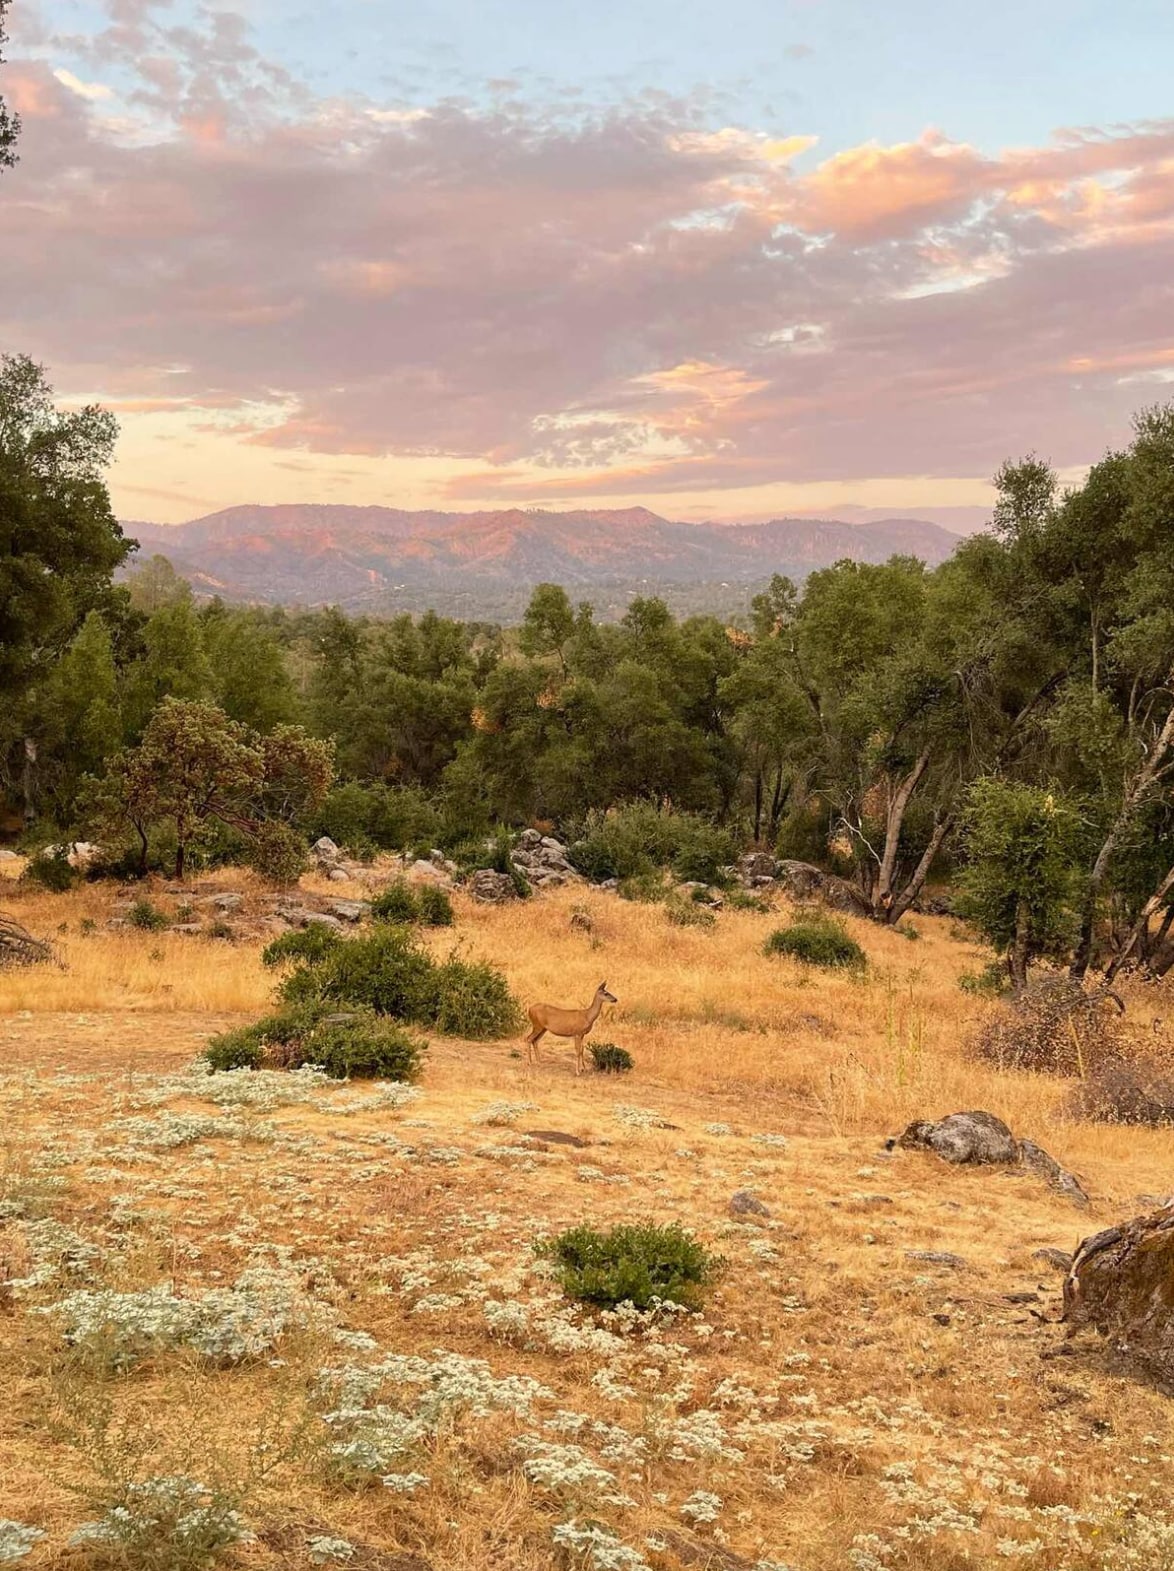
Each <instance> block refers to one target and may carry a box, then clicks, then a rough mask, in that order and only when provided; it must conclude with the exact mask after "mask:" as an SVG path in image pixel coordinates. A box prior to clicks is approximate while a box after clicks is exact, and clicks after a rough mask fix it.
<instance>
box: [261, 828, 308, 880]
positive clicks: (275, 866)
mask: <svg viewBox="0 0 1174 1571" xmlns="http://www.w3.org/2000/svg"><path fill="white" fill-rule="evenodd" d="M245 861H246V862H247V863H248V865H249V866H250V867H251V868H252V869H253V871H254V872H255V873H259V874H260V875H261V877H262V878H264V879H266V880H267V881H268V882H269V883H271V884H281V885H286V884H296V883H297V881H298V879H299V878H300V877H301V876H302V874H303V873H304V872H305V871H306V868H307V867H308V866H309V864H310V858H309V853H308V852H307V849H306V842H305V839H304V837H303V836H302V835H299V834H298V832H297V831H296V830H295V829H291V828H290V826H289V825H288V824H283V823H279V822H276V821H274V822H270V823H264V824H261V825H260V826H259V827H258V829H257V832H256V834H255V835H254V836H253V839H252V841H251V842H250V844H249V847H248V849H247V851H246V853H245Z"/></svg>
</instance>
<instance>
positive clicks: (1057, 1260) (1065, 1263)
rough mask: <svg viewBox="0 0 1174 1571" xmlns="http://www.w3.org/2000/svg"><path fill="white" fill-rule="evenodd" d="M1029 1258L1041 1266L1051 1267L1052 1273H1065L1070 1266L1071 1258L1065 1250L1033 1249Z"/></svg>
mask: <svg viewBox="0 0 1174 1571" xmlns="http://www.w3.org/2000/svg"><path fill="white" fill-rule="evenodd" d="M1031 1258H1032V1259H1033V1260H1038V1261H1039V1262H1040V1264H1041V1265H1045V1266H1051V1268H1052V1270H1053V1271H1067V1270H1068V1267H1069V1266H1070V1265H1071V1264H1072V1256H1071V1255H1070V1254H1069V1253H1068V1251H1067V1250H1066V1249H1033V1250H1032V1252H1031Z"/></svg>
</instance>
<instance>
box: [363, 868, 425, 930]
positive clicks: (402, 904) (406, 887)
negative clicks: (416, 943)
mask: <svg viewBox="0 0 1174 1571" xmlns="http://www.w3.org/2000/svg"><path fill="white" fill-rule="evenodd" d="M419 914H420V908H419V904H418V902H417V900H416V891H415V890H414V889H413V888H412V886H411V884H409V883H408V881H407V879H406V878H397V879H395V880H394V882H392V883H390V884H388V886H387V888H386V889H381V890H380V891H379V893H378V894H377V895H376V896H375V898H374V900H372V902H371V915H372V916H373V917H374V918H375V920H376V921H377V922H415V921H416V920H417V919H418V918H419Z"/></svg>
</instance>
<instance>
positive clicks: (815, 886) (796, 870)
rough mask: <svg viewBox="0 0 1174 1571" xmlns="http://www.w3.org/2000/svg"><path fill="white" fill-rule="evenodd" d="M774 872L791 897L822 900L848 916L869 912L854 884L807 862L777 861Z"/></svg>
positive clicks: (864, 900) (867, 913)
mask: <svg viewBox="0 0 1174 1571" xmlns="http://www.w3.org/2000/svg"><path fill="white" fill-rule="evenodd" d="M742 860H743V861H745V858H743V859H742ZM739 865H741V864H739ZM775 876H776V878H777V879H778V881H779V882H780V883H781V884H782V886H783V888H784V889H785V890H786V892H787V894H789V895H790V896H791V898H792V899H793V900H822V901H823V902H824V904H825V905H829V906H831V907H832V909H833V910H836V911H846V912H848V914H849V915H851V916H868V915H870V908H869V904H868V901H867V900H866V899H865V897H864V895H863V894H862V893H861V891H860V890H859V889H857V887H856V885H855V884H851V883H849V882H848V880H847V879H846V878H837V877H836V875H835V874H834V873H825V872H824V870H823V869H822V868H821V867H816V866H814V864H813V863H811V862H795V861H791V860H787V861H782V862H778V863H776V874H775Z"/></svg>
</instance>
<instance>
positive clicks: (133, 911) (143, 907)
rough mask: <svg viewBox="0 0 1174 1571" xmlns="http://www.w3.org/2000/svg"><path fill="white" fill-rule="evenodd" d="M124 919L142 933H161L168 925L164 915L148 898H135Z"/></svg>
mask: <svg viewBox="0 0 1174 1571" xmlns="http://www.w3.org/2000/svg"><path fill="white" fill-rule="evenodd" d="M126 919H127V921H128V922H129V923H130V925H131V926H132V927H137V928H138V929H139V930H140V931H141V932H144V933H161V932H162V931H163V929H164V928H165V927H168V926H170V923H169V922H168V920H167V917H166V915H165V914H164V913H163V912H162V911H160V910H159V908H158V906H153V905H152V904H151V902H150V901H149V900H145V899H144V900H136V901H135V903H134V905H132V906H131V908H130V910H129V911H128V912H127V913H126Z"/></svg>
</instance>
